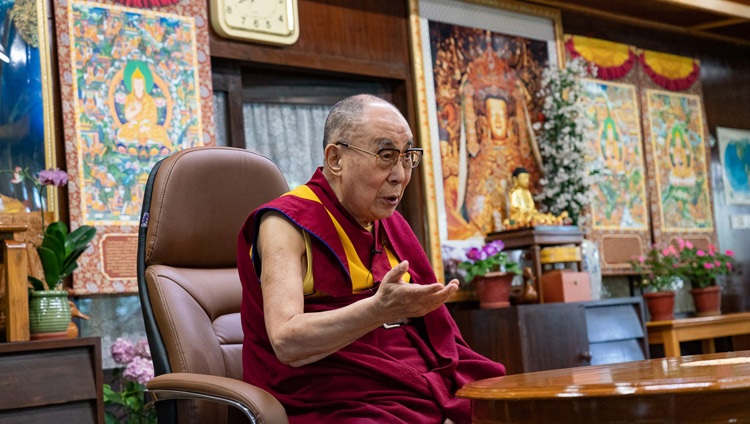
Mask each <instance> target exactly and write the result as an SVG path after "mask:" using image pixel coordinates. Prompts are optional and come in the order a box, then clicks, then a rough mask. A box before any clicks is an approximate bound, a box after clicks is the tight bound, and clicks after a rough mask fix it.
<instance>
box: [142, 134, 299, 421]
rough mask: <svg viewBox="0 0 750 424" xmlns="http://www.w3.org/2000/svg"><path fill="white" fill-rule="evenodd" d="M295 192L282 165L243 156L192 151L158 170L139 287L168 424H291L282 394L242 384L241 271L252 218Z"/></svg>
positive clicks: (151, 183) (152, 387)
mask: <svg viewBox="0 0 750 424" xmlns="http://www.w3.org/2000/svg"><path fill="white" fill-rule="evenodd" d="M286 191H287V184H286V181H285V180H284V177H283V176H282V175H281V172H280V171H279V170H278V168H277V167H276V165H274V164H273V163H272V162H271V161H270V160H269V159H267V158H265V157H263V156H261V155H258V154H256V153H252V152H249V151H247V150H243V149H235V148H228V147H198V148H192V149H187V150H183V151H181V152H178V153H175V154H173V155H171V156H169V157H168V158H166V159H164V160H162V161H161V162H159V163H157V164H156V166H154V168H153V169H152V171H151V174H150V176H149V179H148V183H147V185H146V191H145V195H144V199H143V209H142V212H141V225H140V229H139V233H138V289H139V295H140V299H141V307H142V309H143V316H144V321H145V324H146V333H147V336H148V341H149V346H150V348H151V354H152V356H153V361H154V369H155V374H156V378H154V379H153V380H152V381H151V382H149V383H148V390H149V391H150V392H151V393H152V394H153V395H154V397H155V398H156V399H157V401H159V402H157V403H156V405H157V412H158V415H159V423H160V424H162V423H165V422H179V423H193V422H196V423H224V422H248V421H249V422H253V423H256V422H257V423H286V422H287V416H286V412H285V411H284V408H283V407H282V405H281V404H280V403H279V402H278V401H277V400H276V399H275V398H274V397H273V396H271V395H270V394H269V393H267V392H265V391H263V390H262V389H260V388H258V387H256V386H252V385H250V384H247V383H245V382H243V381H242V338H243V335H242V325H241V323H240V301H241V297H242V294H241V293H242V289H241V285H240V280H239V275H238V273H237V264H236V246H237V235H238V234H239V230H240V227H241V226H242V224H243V222H244V220H245V218H246V217H247V215H248V214H249V213H250V212H251V211H252V210H253V209H255V208H256V207H257V206H259V205H261V204H263V203H265V202H267V201H269V200H271V199H273V198H275V197H278V196H279V195H280V194H282V193H284V192H286ZM175 399H203V400H190V401H185V400H180V401H175ZM163 401H164V402H163ZM227 405H231V406H233V407H234V408H229V407H227Z"/></svg>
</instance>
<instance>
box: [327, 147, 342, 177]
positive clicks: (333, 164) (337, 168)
mask: <svg viewBox="0 0 750 424" xmlns="http://www.w3.org/2000/svg"><path fill="white" fill-rule="evenodd" d="M323 162H324V163H325V167H326V168H328V169H330V170H331V172H332V173H334V174H338V173H339V172H341V149H339V147H338V146H336V145H335V144H329V145H327V146H326V150H325V157H324V159H323Z"/></svg>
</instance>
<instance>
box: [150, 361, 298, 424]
mask: <svg viewBox="0 0 750 424" xmlns="http://www.w3.org/2000/svg"><path fill="white" fill-rule="evenodd" d="M146 387H147V388H148V391H149V392H150V393H151V394H152V395H153V396H154V399H155V400H156V401H160V400H170V399H193V400H195V399H202V400H212V401H215V402H221V403H225V404H228V405H231V406H234V407H236V408H238V409H240V410H241V411H242V412H244V413H245V415H246V416H247V417H248V418H249V419H250V422H253V423H269V424H276V423H279V424H286V423H288V422H289V420H288V418H287V415H286V411H285V410H284V407H283V406H282V405H281V403H280V402H279V401H278V400H276V398H274V397H273V396H272V395H271V394H270V393H268V392H267V391H265V390H263V389H261V388H260V387H257V386H253V385H252V384H249V383H245V382H244V381H240V380H235V379H233V378H227V377H219V376H215V375H205V374H192V373H170V374H162V375H159V376H156V377H155V378H154V379H152V380H151V381H149V382H148V384H147V385H146Z"/></svg>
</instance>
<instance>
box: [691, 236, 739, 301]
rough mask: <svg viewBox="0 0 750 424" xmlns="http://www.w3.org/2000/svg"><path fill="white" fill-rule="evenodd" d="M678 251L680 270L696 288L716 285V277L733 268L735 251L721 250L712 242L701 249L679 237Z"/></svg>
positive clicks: (725, 273)
mask: <svg viewBox="0 0 750 424" xmlns="http://www.w3.org/2000/svg"><path fill="white" fill-rule="evenodd" d="M677 252H678V253H679V257H680V265H679V272H680V274H681V275H683V276H684V277H685V279H686V280H687V281H689V282H690V285H691V286H692V287H693V288H694V289H704V288H706V287H710V286H715V285H716V284H717V281H716V277H718V276H720V275H727V274H729V273H731V272H732V270H733V264H734V258H733V257H734V252H733V251H731V250H727V251H725V252H721V251H719V250H718V249H717V248H716V246H714V245H711V244H709V245H708V247H707V248H706V249H699V248H698V247H696V246H694V245H693V244H692V243H690V242H689V241H687V240H683V239H677Z"/></svg>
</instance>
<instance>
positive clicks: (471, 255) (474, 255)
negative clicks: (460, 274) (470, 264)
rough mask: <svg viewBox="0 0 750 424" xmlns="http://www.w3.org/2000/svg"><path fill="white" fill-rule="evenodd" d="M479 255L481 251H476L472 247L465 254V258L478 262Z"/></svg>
mask: <svg viewBox="0 0 750 424" xmlns="http://www.w3.org/2000/svg"><path fill="white" fill-rule="evenodd" d="M481 253H482V251H481V250H479V249H477V248H476V247H472V248H471V249H469V250H468V251H467V252H466V257H467V258H468V259H469V260H472V261H478V260H480V259H481Z"/></svg>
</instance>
